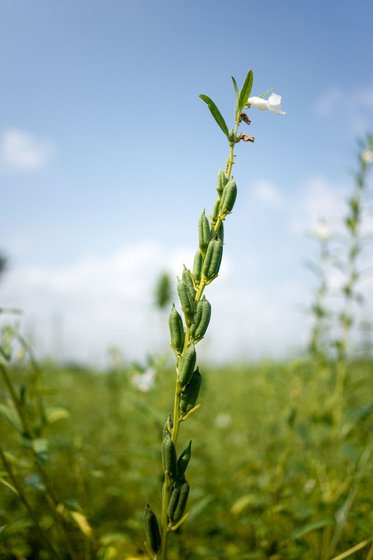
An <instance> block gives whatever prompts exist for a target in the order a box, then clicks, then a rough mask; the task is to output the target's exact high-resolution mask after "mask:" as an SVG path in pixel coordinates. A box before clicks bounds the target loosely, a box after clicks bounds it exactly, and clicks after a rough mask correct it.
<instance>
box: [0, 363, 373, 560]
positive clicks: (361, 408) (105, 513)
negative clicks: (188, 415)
mask: <svg viewBox="0 0 373 560" xmlns="http://www.w3.org/2000/svg"><path fill="white" fill-rule="evenodd" d="M372 372H373V364H372V363H371V362H365V363H364V362H361V363H354V364H351V365H350V366H349V372H348V374H349V375H348V383H347V387H346V392H345V398H346V400H345V405H344V415H343V422H342V425H341V427H340V429H338V430H336V428H335V426H334V425H333V406H335V402H334V400H333V387H334V378H333V371H332V368H331V369H330V368H329V369H328V368H324V370H321V369H318V370H317V369H316V368H314V367H313V366H312V364H310V363H306V362H298V363H291V364H272V363H268V364H263V365H260V366H240V367H239V366H226V367H219V368H216V369H211V368H208V369H206V370H204V369H203V373H204V385H203V387H202V391H201V393H202V394H201V396H200V399H199V400H200V401H201V402H203V406H202V407H201V409H200V410H199V411H197V412H196V413H195V417H194V420H193V422H186V424H185V427H184V426H182V431H181V439H180V442H181V443H182V444H184V443H185V446H186V445H187V444H188V442H189V440H192V441H193V442H195V444H193V461H192V463H191V466H190V472H189V479H190V484H191V495H190V500H189V505H188V510H189V511H190V512H191V516H190V519H189V520H188V522H187V523H186V524H185V525H184V526H183V527H182V530H181V532H182V534H181V535H180V538H178V539H171V555H170V557H171V558H172V559H176V558H179V559H180V560H182V559H199V558H201V559H202V558H203V559H213V558H225V559H229V558H232V559H234V558H237V559H241V560H245V559H258V560H260V559H265V558H272V560H281V559H283V560H293V559H294V560H297V559H304V560H308V559H309V560H317V559H320V560H327V559H331V558H333V557H334V556H336V555H337V554H338V553H341V552H343V551H345V550H347V549H349V548H351V547H353V546H355V545H357V544H359V543H360V542H362V541H364V540H365V539H369V538H370V537H371V534H372V529H371V528H372V527H373V485H372V480H373V478H372V462H371V459H370V458H369V448H368V441H369V430H370V431H371V429H372V400H371V394H370V389H371V379H372ZM11 373H12V376H13V379H14V381H15V385H17V386H19V385H20V384H21V383H24V384H25V385H26V386H27V385H28V383H29V377H30V375H31V374H30V372H29V371H28V369H27V368H26V369H25V370H18V371H16V370H12V371H11ZM131 375H132V374H131V370H130V369H126V368H123V370H116V371H108V372H94V371H88V370H84V369H78V368H67V367H66V368H58V367H57V366H55V365H53V364H44V365H43V368H42V383H41V387H40V388H39V389H38V390H37V391H36V392H35V388H34V392H35V393H34V394H30V401H31V402H32V401H33V400H34V401H35V399H36V394H37V393H40V392H42V393H43V402H44V403H45V406H46V408H47V409H50V408H52V407H54V408H56V407H57V408H61V409H62V408H63V409H66V410H67V411H68V413H69V417H68V418H61V419H60V420H57V421H55V422H53V423H52V424H50V425H49V426H48V428H47V431H46V432H45V433H44V434H43V440H44V439H47V440H48V443H49V451H48V458H47V459H46V458H45V457H44V460H45V462H46V469H47V471H48V473H49V476H50V479H51V480H52V482H53V486H54V489H55V493H56V495H57V496H58V499H59V501H60V502H63V503H64V504H65V506H66V508H67V509H71V510H74V511H81V512H82V513H84V515H85V516H86V517H87V519H88V522H89V524H90V526H91V527H92V529H93V534H92V536H89V530H87V529H84V525H83V526H82V527H81V530H79V527H74V526H73V525H74V524H72V523H69V524H68V534H69V538H70V540H71V543H73V547H74V550H75V554H76V558H78V559H79V560H80V559H82V560H83V559H84V560H86V559H88V558H101V559H107V560H109V559H111V558H113V559H114V558H117V559H118V560H119V559H120V560H125V559H126V558H143V557H145V554H144V546H143V540H144V536H143V511H144V504H146V503H152V504H157V503H159V502H160V495H159V494H160V490H159V489H160V486H161V481H162V470H161V463H160V443H161V428H162V423H163V419H164V417H165V415H166V414H167V412H168V410H169V409H170V407H171V405H172V403H171V401H170V400H169V396H170V395H172V390H173V386H174V373H173V372H172V369H171V368H168V367H164V368H163V369H162V370H161V371H158V375H157V381H156V384H155V386H154V388H153V389H151V390H150V391H149V392H148V393H141V392H139V391H138V390H136V389H135V388H134V387H133V386H132V384H131V381H130V378H131ZM0 389H1V395H2V397H3V398H2V402H4V400H5V399H6V397H7V393H6V390H5V387H4V386H3V385H1V386H0ZM51 412H53V410H52V411H51ZM54 414H55V416H58V414H60V415H62V413H61V410H60V411H59V412H58V411H57V412H56V411H54ZM52 419H53V416H52ZM0 428H1V439H2V447H3V448H4V449H5V450H6V451H7V452H9V453H11V454H12V461H13V465H14V467H13V468H14V472H15V474H16V476H17V479H18V480H19V482H20V484H22V487H24V488H25V492H26V495H27V497H28V499H29V501H30V503H31V504H32V505H33V508H34V511H36V512H37V515H38V519H39V522H40V524H41V525H42V527H43V528H44V529H45V531H46V533H47V534H49V535H50V538H51V540H52V541H53V542H54V543H56V548H58V549H59V550H60V551H62V552H61V556H62V558H66V559H67V558H69V556H68V555H67V553H65V552H64V550H65V549H64V544H63V541H62V540H61V537H60V535H59V533H58V531H57V530H56V528H55V524H54V520H53V518H52V516H51V513H50V511H49V509H48V507H47V503H46V499H45V492H44V489H43V484H42V481H41V480H40V476H39V475H38V473H37V472H36V471H35V468H34V466H33V464H32V459H31V456H30V453H29V452H28V450H27V449H25V447H24V445H23V444H22V439H21V437H20V436H19V434H17V433H16V431H15V430H13V429H12V427H11V426H10V424H9V423H8V422H7V421H6V420H5V419H3V418H2V419H1V420H0ZM370 437H371V434H370ZM182 446H183V445H181V447H182ZM1 476H3V478H4V479H5V480H6V481H8V482H9V478H8V477H7V475H6V473H5V472H4V470H2V472H1ZM0 488H1V493H0V526H1V527H3V529H2V530H1V533H0V558H4V560H8V559H9V560H10V559H16V558H17V559H18V558H19V559H21V558H22V559H23V558H27V559H31V558H40V559H43V558H49V556H48V554H47V553H46V552H44V544H43V543H42V542H41V539H40V538H39V536H38V534H37V532H36V531H35V528H34V526H33V524H32V522H31V521H30V520H29V517H28V515H27V513H26V510H25V508H24V506H23V505H22V503H21V502H20V500H19V498H18V496H16V495H15V494H14V492H12V491H11V490H9V488H8V487H6V486H0ZM158 513H159V512H158ZM75 525H76V523H75ZM84 532H85V533H86V535H88V536H89V538H87V539H86V538H84ZM369 548H370V545H369V544H367V545H366V546H365V547H364V548H362V549H361V550H360V551H359V552H357V553H356V554H355V555H354V556H352V557H353V558H367V557H368V556H367V555H368V552H369ZM359 555H360V556H359Z"/></svg>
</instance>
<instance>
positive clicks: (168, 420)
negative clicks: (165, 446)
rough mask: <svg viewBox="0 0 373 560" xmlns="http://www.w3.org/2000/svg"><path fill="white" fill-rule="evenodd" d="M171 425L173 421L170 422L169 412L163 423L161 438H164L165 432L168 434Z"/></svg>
mask: <svg viewBox="0 0 373 560" xmlns="http://www.w3.org/2000/svg"><path fill="white" fill-rule="evenodd" d="M173 427H174V423H173V422H172V418H171V414H170V413H169V414H168V418H167V420H166V422H165V423H164V424H163V429H162V439H164V438H165V437H166V435H167V434H168V435H170V430H172V428H173Z"/></svg>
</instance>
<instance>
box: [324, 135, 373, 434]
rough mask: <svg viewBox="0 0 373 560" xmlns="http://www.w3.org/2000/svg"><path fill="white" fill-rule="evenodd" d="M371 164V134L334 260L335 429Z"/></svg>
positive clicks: (358, 274)
mask: <svg viewBox="0 0 373 560" xmlns="http://www.w3.org/2000/svg"><path fill="white" fill-rule="evenodd" d="M372 163H373V136H372V135H369V134H368V135H367V138H366V140H365V141H363V142H362V143H361V148H360V151H359V154H358V166H357V171H356V173H355V187H354V191H353V193H352V195H351V197H350V198H349V199H348V201H347V215H346V217H345V221H344V223H345V228H346V232H347V236H346V242H345V250H344V253H345V255H346V256H345V257H344V258H342V259H339V261H338V263H337V264H338V267H339V268H340V269H341V271H342V272H343V274H344V282H343V284H342V309H341V311H340V313H339V315H338V322H339V336H338V337H337V339H336V341H335V346H336V349H337V364H336V387H335V397H336V406H335V414H334V423H335V426H336V429H338V428H340V427H341V426H340V424H341V421H342V410H343V401H344V393H345V385H346V377H347V369H348V368H347V361H348V352H349V347H350V345H351V330H352V328H353V326H354V311H355V307H356V305H359V304H362V303H363V301H364V298H363V296H362V294H361V293H360V291H359V282H360V280H361V279H362V274H361V271H360V263H359V258H360V255H361V253H362V251H363V250H364V248H365V244H366V243H365V241H366V240H365V239H364V237H363V232H362V219H363V210H364V200H365V197H366V194H367V180H366V179H367V173H368V170H369V167H370V165H371V164H372Z"/></svg>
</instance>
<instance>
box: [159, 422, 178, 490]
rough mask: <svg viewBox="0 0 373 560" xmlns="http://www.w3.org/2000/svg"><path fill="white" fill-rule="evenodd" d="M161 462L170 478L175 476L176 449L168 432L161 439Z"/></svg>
mask: <svg viewBox="0 0 373 560" xmlns="http://www.w3.org/2000/svg"><path fill="white" fill-rule="evenodd" d="M162 464H163V470H164V471H165V472H167V473H168V475H169V477H170V478H172V479H175V478H177V459H176V449H175V444H174V442H173V441H172V439H171V436H170V434H169V433H166V434H165V436H164V438H163V441H162Z"/></svg>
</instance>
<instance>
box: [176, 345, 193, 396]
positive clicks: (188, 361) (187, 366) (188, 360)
mask: <svg viewBox="0 0 373 560" xmlns="http://www.w3.org/2000/svg"><path fill="white" fill-rule="evenodd" d="M196 359H197V355H196V350H195V348H194V344H191V345H190V346H188V348H187V349H186V350H185V352H184V353H183V355H182V356H181V360H180V366H179V371H178V379H179V381H180V383H181V385H182V386H184V385H188V383H189V381H190V380H191V378H192V375H193V371H194V367H195V365H196Z"/></svg>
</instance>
